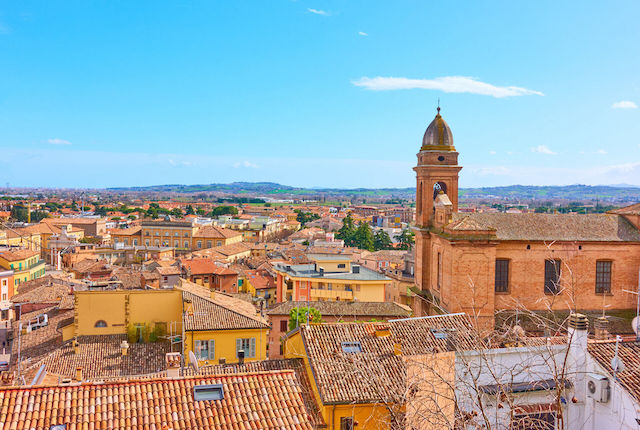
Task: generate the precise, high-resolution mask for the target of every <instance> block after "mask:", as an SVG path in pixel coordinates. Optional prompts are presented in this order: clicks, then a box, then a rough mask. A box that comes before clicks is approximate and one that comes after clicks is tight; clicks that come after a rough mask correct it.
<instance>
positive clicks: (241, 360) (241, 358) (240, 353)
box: [238, 349, 244, 364]
mask: <svg viewBox="0 0 640 430" xmlns="http://www.w3.org/2000/svg"><path fill="white" fill-rule="evenodd" d="M238 363H240V364H243V363H244V349H241V350H240V351H238Z"/></svg>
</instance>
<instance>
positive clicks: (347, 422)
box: [340, 417, 354, 430]
mask: <svg viewBox="0 0 640 430" xmlns="http://www.w3.org/2000/svg"><path fill="white" fill-rule="evenodd" d="M353 424H354V423H353V417H342V418H340V430H353V429H354V426H353Z"/></svg>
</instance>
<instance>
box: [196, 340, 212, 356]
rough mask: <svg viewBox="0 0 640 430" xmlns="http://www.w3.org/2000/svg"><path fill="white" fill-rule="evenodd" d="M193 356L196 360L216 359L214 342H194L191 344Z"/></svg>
mask: <svg viewBox="0 0 640 430" xmlns="http://www.w3.org/2000/svg"><path fill="white" fill-rule="evenodd" d="M193 346H194V348H195V351H194V352H195V354H196V357H197V358H198V360H215V357H216V341H215V340H213V339H210V340H196V341H194V343H193Z"/></svg>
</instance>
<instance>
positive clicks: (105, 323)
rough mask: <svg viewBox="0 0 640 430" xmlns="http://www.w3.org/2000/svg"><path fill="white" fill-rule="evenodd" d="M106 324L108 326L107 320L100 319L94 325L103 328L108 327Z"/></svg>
mask: <svg viewBox="0 0 640 430" xmlns="http://www.w3.org/2000/svg"><path fill="white" fill-rule="evenodd" d="M106 326H107V322H106V321H105V320H98V321H96V323H95V324H94V327H97V328H102V327H106Z"/></svg>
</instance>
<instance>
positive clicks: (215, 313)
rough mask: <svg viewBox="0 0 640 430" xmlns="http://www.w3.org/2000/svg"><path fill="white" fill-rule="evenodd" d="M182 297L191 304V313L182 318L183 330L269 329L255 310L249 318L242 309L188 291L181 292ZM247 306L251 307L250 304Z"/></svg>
mask: <svg viewBox="0 0 640 430" xmlns="http://www.w3.org/2000/svg"><path fill="white" fill-rule="evenodd" d="M215 295H216V296H218V295H219V294H218V293H216V294H215ZM182 297H183V299H184V300H185V301H187V302H188V301H190V302H191V304H192V311H191V312H189V311H187V312H185V316H184V329H185V330H187V331H192V330H229V329H253V328H262V329H266V328H269V325H268V324H267V323H266V322H265V321H263V320H262V319H261V318H259V317H258V316H257V315H256V312H255V308H254V310H253V314H254V316H251V315H247V314H246V313H244V312H243V309H238V308H233V307H230V306H228V305H227V306H224V305H223V304H222V303H220V300H217V301H216V300H215V299H210V298H207V297H203V296H201V295H196V294H193V293H191V292H189V291H183V292H182ZM229 299H231V298H229ZM233 300H236V301H238V302H240V301H241V300H239V299H233ZM249 306H252V307H253V305H251V304H249Z"/></svg>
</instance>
